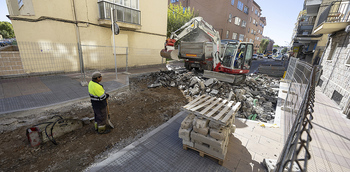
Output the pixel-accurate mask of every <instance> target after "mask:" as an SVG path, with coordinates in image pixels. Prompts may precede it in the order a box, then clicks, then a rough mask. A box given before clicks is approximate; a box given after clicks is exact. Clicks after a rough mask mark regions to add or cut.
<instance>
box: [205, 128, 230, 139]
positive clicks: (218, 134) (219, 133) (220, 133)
mask: <svg viewBox="0 0 350 172" xmlns="http://www.w3.org/2000/svg"><path fill="white" fill-rule="evenodd" d="M230 131H231V127H224V128H222V129H220V130H217V129H210V136H211V137H213V138H214V139H216V140H225V139H226V138H227V137H228V134H229V133H230Z"/></svg>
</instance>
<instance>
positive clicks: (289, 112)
mask: <svg viewBox="0 0 350 172" xmlns="http://www.w3.org/2000/svg"><path fill="white" fill-rule="evenodd" d="M317 75H319V69H318V67H313V66H311V65H310V64H308V63H306V62H304V61H300V60H298V59H296V58H294V57H291V59H290V63H289V66H288V69H287V73H286V80H287V82H288V83H289V90H288V93H287V98H286V100H285V102H284V106H283V108H284V109H283V110H284V116H285V133H288V135H286V137H285V138H284V140H285V146H284V148H283V150H282V152H281V154H280V157H279V159H278V162H277V167H276V170H275V171H278V172H282V171H284V169H287V171H292V169H293V168H292V167H293V166H297V167H298V168H299V169H301V170H302V171H307V161H308V159H310V157H311V156H310V154H309V152H308V147H309V142H310V141H311V136H310V130H311V129H312V125H311V120H312V119H313V117H312V112H313V102H314V98H315V85H316V84H315V83H316V77H317Z"/></svg>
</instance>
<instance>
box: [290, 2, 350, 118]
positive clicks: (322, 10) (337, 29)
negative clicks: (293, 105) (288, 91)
mask: <svg viewBox="0 0 350 172" xmlns="http://www.w3.org/2000/svg"><path fill="white" fill-rule="evenodd" d="M293 41H294V43H293V46H294V47H293V48H294V56H295V57H297V58H300V59H303V60H305V61H306V62H308V63H310V64H313V65H320V66H321V69H322V72H321V75H320V77H319V80H318V86H319V87H320V88H321V90H322V92H323V93H325V94H326V95H327V96H328V97H330V98H331V99H332V100H334V101H335V102H336V103H337V104H339V106H340V107H341V108H342V109H343V111H344V114H346V115H347V116H348V118H350V75H349V72H350V53H349V52H350V1H349V0H341V1H333V0H305V1H304V9H303V11H301V12H300V14H299V16H298V22H297V24H296V28H295V34H294V37H293Z"/></svg>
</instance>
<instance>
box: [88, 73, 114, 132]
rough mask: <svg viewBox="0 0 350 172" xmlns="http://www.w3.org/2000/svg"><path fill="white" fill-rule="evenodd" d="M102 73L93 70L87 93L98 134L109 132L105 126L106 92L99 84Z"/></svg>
mask: <svg viewBox="0 0 350 172" xmlns="http://www.w3.org/2000/svg"><path fill="white" fill-rule="evenodd" d="M101 80H102V75H101V73H100V72H94V73H93V74H92V81H90V82H89V86H88V88H89V95H90V98H91V104H92V108H93V110H94V114H95V130H96V131H97V132H98V133H99V134H106V133H109V132H110V129H109V128H106V121H107V98H108V97H109V94H107V93H106V92H105V90H104V88H103V85H101V84H100V82H101Z"/></svg>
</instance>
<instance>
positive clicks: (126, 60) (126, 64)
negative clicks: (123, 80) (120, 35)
mask: <svg viewBox="0 0 350 172" xmlns="http://www.w3.org/2000/svg"><path fill="white" fill-rule="evenodd" d="M125 72H127V73H128V47H126V71H125Z"/></svg>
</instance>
